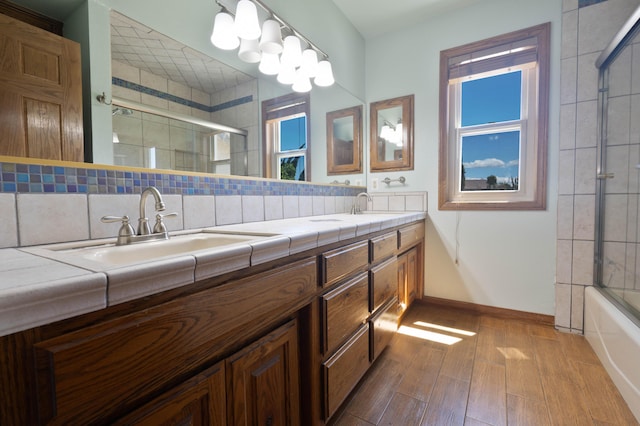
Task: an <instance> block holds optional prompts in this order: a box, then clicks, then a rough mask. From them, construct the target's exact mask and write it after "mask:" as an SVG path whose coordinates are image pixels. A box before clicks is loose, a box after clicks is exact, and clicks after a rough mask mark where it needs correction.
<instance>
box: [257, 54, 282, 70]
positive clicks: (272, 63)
mask: <svg viewBox="0 0 640 426" xmlns="http://www.w3.org/2000/svg"><path fill="white" fill-rule="evenodd" d="M258 69H259V70H260V72H261V73H262V74H265V75H276V74H278V73H279V72H280V57H279V56H278V55H277V54H275V53H267V52H262V59H261V60H260V65H259V66H258Z"/></svg>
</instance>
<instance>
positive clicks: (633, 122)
mask: <svg viewBox="0 0 640 426" xmlns="http://www.w3.org/2000/svg"><path fill="white" fill-rule="evenodd" d="M638 34H639V32H638V28H636V30H635V31H634V32H632V33H631V34H630V35H629V36H628V37H627V38H626V39H624V40H623V42H622V43H621V44H620V45H619V47H618V49H616V50H615V51H614V52H613V54H612V55H611V56H610V57H609V58H610V59H608V60H607V61H606V62H605V63H604V64H603V65H602V66H601V68H600V83H599V84H600V87H599V106H598V108H599V118H600V119H599V123H598V124H599V126H598V130H599V139H600V140H599V161H598V174H597V179H598V180H597V182H598V185H597V204H596V218H597V221H596V262H595V271H594V272H595V277H596V284H598V285H600V286H602V287H603V288H606V289H607V290H608V292H609V293H610V295H612V296H613V297H614V298H615V299H616V300H618V301H619V302H620V303H623V304H624V305H625V306H626V307H628V308H630V310H635V311H636V312H635V313H636V314H640V226H639V222H640V196H639V195H640V37H639V36H638Z"/></svg>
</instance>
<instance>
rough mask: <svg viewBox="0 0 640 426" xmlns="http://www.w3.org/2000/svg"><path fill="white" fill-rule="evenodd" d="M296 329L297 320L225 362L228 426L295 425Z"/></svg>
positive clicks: (297, 405)
mask: <svg viewBox="0 0 640 426" xmlns="http://www.w3.org/2000/svg"><path fill="white" fill-rule="evenodd" d="M297 333H298V327H297V324H296V321H295V320H293V321H290V322H288V323H287V324H285V325H284V326H282V327H280V328H278V329H276V330H275V331H273V332H272V333H270V334H268V335H267V336H265V337H263V338H262V339H260V340H258V341H257V342H255V343H254V344H252V345H250V346H249V347H247V348H245V349H243V350H242V351H240V352H239V353H237V354H235V355H234V356H232V357H230V358H229V359H227V361H226V363H227V374H228V376H229V385H230V388H229V389H228V400H227V404H228V411H229V424H230V425H252V426H253V425H271V426H280V425H282V426H284V425H298V424H299V423H300V396H299V395H300V390H299V385H298V369H299V365H298V338H297Z"/></svg>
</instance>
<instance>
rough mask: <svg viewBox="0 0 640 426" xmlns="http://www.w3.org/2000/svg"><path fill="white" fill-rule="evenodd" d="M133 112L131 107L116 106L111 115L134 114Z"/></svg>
mask: <svg viewBox="0 0 640 426" xmlns="http://www.w3.org/2000/svg"><path fill="white" fill-rule="evenodd" d="M132 114H133V110H131V109H129V108H120V107H115V108H114V109H113V110H112V111H111V115H132Z"/></svg>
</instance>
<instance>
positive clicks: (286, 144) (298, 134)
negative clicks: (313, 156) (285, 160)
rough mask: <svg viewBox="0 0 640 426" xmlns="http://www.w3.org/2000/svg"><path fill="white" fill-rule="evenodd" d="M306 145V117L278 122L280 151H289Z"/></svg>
mask: <svg viewBox="0 0 640 426" xmlns="http://www.w3.org/2000/svg"><path fill="white" fill-rule="evenodd" d="M306 145H307V120H306V117H296V118H292V119H290V120H283V121H281V122H280V149H281V150H282V151H291V150H294V149H302V148H304V147H305V146H306Z"/></svg>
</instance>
